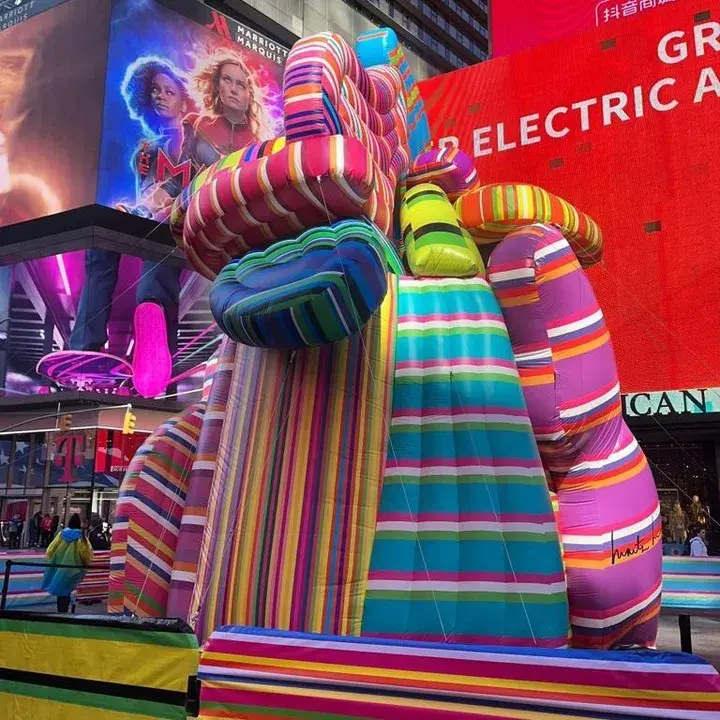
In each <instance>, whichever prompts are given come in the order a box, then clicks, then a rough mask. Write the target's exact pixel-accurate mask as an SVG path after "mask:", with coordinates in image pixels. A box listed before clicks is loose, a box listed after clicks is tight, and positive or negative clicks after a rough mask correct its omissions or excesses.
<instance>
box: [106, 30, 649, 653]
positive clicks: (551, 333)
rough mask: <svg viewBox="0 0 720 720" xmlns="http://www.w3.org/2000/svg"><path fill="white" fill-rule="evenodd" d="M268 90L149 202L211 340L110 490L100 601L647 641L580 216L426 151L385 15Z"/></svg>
mask: <svg viewBox="0 0 720 720" xmlns="http://www.w3.org/2000/svg"><path fill="white" fill-rule="evenodd" d="M284 108H285V118H284V120H285V135H284V137H280V138H277V139H276V140H274V141H271V142H265V143H261V144H259V145H255V146H252V147H249V148H246V149H244V150H242V151H239V152H236V153H234V154H232V155H229V156H228V157H226V158H223V159H222V160H220V161H219V162H218V163H216V164H215V165H214V166H212V167H209V168H207V169H205V170H204V171H203V172H202V173H200V174H199V175H198V176H197V177H196V178H195V180H194V182H193V183H192V184H191V186H190V187H189V188H188V189H187V190H186V191H185V192H184V194H183V195H182V196H181V197H179V198H178V199H177V201H176V203H175V207H174V210H173V216H172V227H173V231H174V234H175V236H176V238H177V241H178V243H179V244H180V245H181V247H182V248H183V249H184V250H185V252H186V253H187V256H188V258H189V260H190V262H191V263H192V264H193V266H194V267H195V269H196V270H197V271H198V272H200V273H202V274H203V275H205V276H206V277H208V278H209V279H211V280H212V290H211V296H210V298H211V306H212V309H213V314H214V316H215V320H216V322H217V324H218V326H219V327H220V328H221V329H222V330H223V331H224V333H225V334H226V335H227V338H226V340H225V342H224V344H223V346H222V348H221V350H220V353H219V357H218V360H217V367H216V370H215V374H214V376H213V378H212V382H211V383H210V389H209V395H208V397H207V399H205V400H204V401H203V402H201V403H200V404H199V405H196V406H193V407H192V408H190V409H188V410H187V411H186V412H185V414H184V415H183V416H181V417H179V418H176V419H174V420H172V421H171V422H170V423H169V424H168V426H167V427H163V428H161V429H160V430H159V431H158V433H157V434H156V436H155V437H153V438H151V440H150V441H149V442H148V444H147V445H146V447H145V448H143V450H142V451H141V452H140V453H139V455H138V457H137V458H136V461H135V463H134V465H133V467H132V468H131V471H130V473H129V474H128V476H127V478H126V480H125V482H124V484H123V488H122V493H121V500H120V502H119V504H118V510H117V514H118V522H117V523H116V525H115V529H116V533H117V534H116V538H115V542H114V546H113V566H112V573H111V598H112V609H114V610H115V611H117V612H132V613H135V614H140V615H156V616H165V615H169V616H175V617H180V618H182V619H186V620H187V621H188V622H189V623H190V625H191V626H192V627H193V628H194V629H195V631H196V633H197V634H198V636H199V637H200V638H201V639H202V640H205V639H207V638H208V637H209V636H210V635H211V633H213V631H214V630H215V629H216V628H218V627H220V626H225V625H243V626H249V627H253V628H266V629H270V630H282V631H299V632H309V633H322V634H325V635H333V636H366V637H369V638H380V639H384V640H387V639H402V640H423V641H437V642H442V643H472V644H481V645H501V646H519V647H528V648H562V647H567V646H568V645H570V646H575V647H579V648H588V649H598V650H602V649H609V648H622V647H636V646H637V647H652V646H653V645H654V643H655V636H656V630H657V619H658V613H659V607H660V582H661V544H660V539H661V532H660V520H659V510H658V499H657V494H656V491H655V486H654V482H653V478H652V476H651V473H650V470H649V468H648V465H647V462H646V460H645V457H644V455H643V453H642V451H641V450H640V448H639V447H638V444H637V442H636V441H635V439H634V438H633V437H632V435H631V434H630V432H629V430H628V428H627V427H626V426H625V423H624V421H623V419H622V414H621V406H620V390H619V384H618V379H617V373H616V366H615V360H614V357H613V351H612V345H611V342H610V338H609V335H608V332H607V329H606V327H605V323H604V320H603V316H602V312H601V310H600V308H599V307H598V305H597V303H596V300H595V297H594V294H593V292H592V289H591V286H590V284H589V282H588V280H587V279H586V277H585V273H584V269H583V268H585V267H588V266H590V265H592V264H593V263H595V262H597V261H598V260H599V259H600V257H601V254H602V235H601V232H600V229H599V227H598V226H597V225H596V223H595V222H594V221H593V220H592V219H591V218H589V217H588V216H587V215H585V214H583V213H582V212H580V211H579V210H577V209H576V208H574V207H573V206H572V205H571V204H570V203H569V202H566V201H565V200H563V199H561V198H558V197H555V196H553V195H552V194H551V193H549V192H546V191H544V190H542V189H540V188H537V187H533V186H530V185H517V184H516V185H510V184H506V185H491V186H487V185H483V184H482V178H478V177H477V173H476V170H475V168H474V166H473V163H472V161H471V159H470V158H468V157H467V156H466V155H464V154H463V153H462V152H461V151H460V150H458V149H453V148H433V147H432V145H431V142H430V135H429V130H428V125H427V121H426V119H425V115H424V110H423V106H422V100H421V98H420V95H419V92H418V88H417V86H416V85H415V83H414V81H413V79H412V76H411V74H410V73H409V69H408V67H407V63H406V62H405V60H404V58H403V56H402V52H401V50H400V48H399V46H398V44H397V40H396V38H395V37H394V35H393V33H392V32H391V31H385V30H381V31H377V32H372V33H367V34H365V35H363V36H361V37H360V39H359V40H358V43H357V48H356V50H355V51H354V50H353V49H352V48H351V47H350V46H349V45H348V44H347V43H346V42H345V41H344V40H342V39H341V38H340V37H338V36H336V35H333V34H327V33H326V34H321V35H317V36H315V37H311V38H306V39H303V40H301V41H300V42H298V43H297V44H296V45H295V47H294V48H293V50H292V51H291V53H290V56H289V58H288V63H287V68H286V72H285V80H284ZM490 244H492V245H495V247H494V249H492V253H491V255H490V260H489V264H488V271H487V272H486V270H485V267H484V263H483V260H482V256H481V253H480V251H479V246H484V245H490ZM229 637H230V636H228V641H229ZM213 642H215V641H213ZM223 642H224V641H223ZM220 644H222V642H221V643H220ZM218 652H222V650H218Z"/></svg>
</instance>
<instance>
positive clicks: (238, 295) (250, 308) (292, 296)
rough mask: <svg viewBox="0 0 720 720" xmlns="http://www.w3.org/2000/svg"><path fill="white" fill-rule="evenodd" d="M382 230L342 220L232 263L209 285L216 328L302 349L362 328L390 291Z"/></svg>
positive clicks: (244, 339)
mask: <svg viewBox="0 0 720 720" xmlns="http://www.w3.org/2000/svg"><path fill="white" fill-rule="evenodd" d="M386 273H387V263H386V260H385V248H384V237H383V236H382V235H381V234H380V233H378V231H377V229H376V228H375V226H374V225H372V224H370V223H368V222H367V221H365V220H341V221H339V222H337V223H335V224H334V225H331V226H330V227H326V226H321V227H318V228H314V229H312V230H308V231H307V232H304V233H303V234H302V235H300V236H299V237H298V238H297V239H296V240H284V241H282V242H277V243H275V244H274V245H273V246H272V247H271V248H269V249H268V250H266V251H264V252H255V253H250V254H249V255H245V257H243V258H241V259H240V260H235V261H233V262H231V263H230V264H229V265H227V266H226V267H225V268H224V269H223V270H222V272H221V273H220V274H219V275H218V276H217V277H216V278H215V280H214V281H213V284H212V288H211V290H210V309H211V310H212V313H213V317H214V318H215V322H217V324H218V327H220V329H221V330H222V331H223V332H224V333H225V334H226V335H227V336H228V337H230V338H231V339H233V340H236V341H237V342H240V343H243V344H244V345H254V346H256V347H273V348H299V347H306V346H320V345H327V344H329V343H333V342H338V341H339V340H342V339H343V338H346V337H348V336H349V335H352V334H353V333H356V332H357V331H358V330H359V329H360V328H361V327H362V326H363V325H364V324H365V323H366V322H367V321H368V320H369V319H370V317H371V316H372V315H373V313H374V312H375V311H376V310H377V309H378V307H380V303H381V302H382V300H383V298H384V297H385V293H386V292H387V275H386Z"/></svg>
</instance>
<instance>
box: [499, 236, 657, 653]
mask: <svg viewBox="0 0 720 720" xmlns="http://www.w3.org/2000/svg"><path fill="white" fill-rule="evenodd" d="M489 277H490V282H491V283H492V286H493V289H494V290H495V294H496V296H497V298H498V300H499V302H500V306H501V307H502V309H503V314H504V316H505V321H506V322H507V327H508V331H509V333H510V339H511V341H512V344H513V350H514V352H515V359H516V360H517V364H518V368H519V370H520V377H521V380H522V383H523V390H524V392H525V397H526V399H527V403H528V408H529V410H530V418H531V420H532V424H533V428H534V430H535V437H536V439H537V442H538V447H539V449H540V453H541V455H542V457H543V462H544V464H545V466H546V468H547V471H548V474H549V482H550V483H551V485H552V487H553V489H554V490H556V491H557V495H558V502H559V515H560V529H561V533H562V540H563V544H564V557H565V567H566V571H567V577H568V593H569V598H570V619H571V623H572V630H573V639H572V642H573V645H575V646H576V647H587V648H598V649H599V648H611V647H617V646H623V645H639V646H648V647H650V646H653V645H654V643H655V635H656V632H657V623H658V614H659V611H660V589H661V576H662V568H661V559H662V529H661V521H660V516H659V515H660V508H659V503H658V496H657V491H656V490H655V483H654V482H653V477H652V474H651V472H650V468H649V466H648V464H647V461H646V459H645V456H644V454H643V452H642V450H641V449H640V447H639V446H638V444H637V441H636V440H635V438H634V437H633V436H632V434H631V433H630V430H629V429H628V427H627V425H626V424H625V422H624V420H623V417H622V410H621V404H620V386H619V383H618V377H617V369H616V365H615V357H614V354H613V350H612V344H611V342H610V337H609V335H608V331H607V328H606V326H605V320H604V318H603V315H602V312H601V310H600V308H599V307H598V304H597V301H596V300H595V295H594V293H593V291H592V288H591V286H590V282H589V281H588V279H587V277H586V276H585V273H584V272H583V271H582V269H581V268H580V264H579V263H578V260H577V258H576V257H575V254H574V253H573V251H572V249H571V247H570V245H569V244H568V242H567V240H566V239H565V238H564V237H563V235H562V233H561V232H560V231H559V230H557V229H555V228H551V227H547V226H544V225H532V226H529V227H526V228H522V229H520V230H517V231H515V232H514V233H511V234H510V235H508V237H506V238H505V239H504V240H503V241H502V242H501V243H500V245H498V247H497V248H496V249H495V250H494V252H493V254H492V257H491V259H490V266H489Z"/></svg>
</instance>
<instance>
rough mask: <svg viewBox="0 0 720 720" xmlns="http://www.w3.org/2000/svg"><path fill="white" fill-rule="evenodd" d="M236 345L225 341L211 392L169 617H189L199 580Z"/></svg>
mask: <svg viewBox="0 0 720 720" xmlns="http://www.w3.org/2000/svg"><path fill="white" fill-rule="evenodd" d="M236 348H237V345H236V344H235V343H234V342H232V341H231V340H225V341H224V342H223V344H222V346H221V347H220V352H219V355H218V358H217V359H216V361H215V367H214V368H213V369H212V372H213V373H214V374H213V377H212V382H211V388H210V392H209V394H208V402H207V409H206V411H205V421H204V422H203V426H202V431H201V433H200V440H199V441H198V449H197V453H196V454H195V460H194V461H193V465H192V470H191V471H190V479H189V482H188V493H187V499H186V501H185V508H184V510H183V515H182V521H181V523H180V533H179V535H178V541H177V548H176V550H175V558H174V561H173V566H172V575H171V576H170V593H169V596H168V606H167V612H168V616H169V617H179V618H182V619H183V620H187V619H188V615H189V610H190V598H191V597H192V593H193V588H194V587H195V581H196V579H197V567H198V562H199V559H200V547H201V544H202V536H203V532H204V530H205V525H206V519H207V505H208V501H209V497H210V488H211V486H212V479H213V474H214V473H215V467H216V463H217V456H218V448H219V447H220V436H221V434H222V427H223V421H224V420H225V413H226V411H227V403H228V395H229V392H230V382H231V380H232V371H233V366H234V365H235V350H236Z"/></svg>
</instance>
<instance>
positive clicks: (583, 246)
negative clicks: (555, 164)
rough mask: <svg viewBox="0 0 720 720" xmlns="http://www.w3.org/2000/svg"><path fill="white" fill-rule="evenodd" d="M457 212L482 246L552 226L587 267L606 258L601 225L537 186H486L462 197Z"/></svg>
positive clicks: (456, 204)
mask: <svg viewBox="0 0 720 720" xmlns="http://www.w3.org/2000/svg"><path fill="white" fill-rule="evenodd" d="M455 210H456V212H457V215H458V218H459V219H460V222H461V223H462V225H463V226H464V227H466V228H467V229H468V230H469V231H470V233H471V234H472V236H473V237H474V238H475V240H476V241H477V242H478V243H496V242H498V240H502V238H504V237H505V236H506V235H507V234H508V233H511V232H513V230H516V229H517V228H518V227H519V226H523V225H530V224H531V223H535V222H540V223H549V224H552V225H556V226H557V227H558V228H559V229H560V230H561V231H562V233H563V235H565V237H566V238H567V239H568V240H569V242H570V244H571V245H572V247H573V249H574V250H575V254H576V255H577V257H578V260H579V261H580V264H581V265H582V266H583V267H589V266H590V265H594V264H595V263H596V262H599V260H600V259H601V258H602V251H603V238H602V232H601V230H600V228H599V227H598V225H597V223H596V222H595V221H594V220H593V219H592V218H591V217H589V216H588V215H586V214H585V213H582V212H580V211H579V210H577V209H576V208H574V207H573V206H572V205H571V204H570V203H569V202H567V201H566V200H563V199H562V198H559V197H557V196H555V195H552V194H551V193H549V192H547V191H546V190H543V189H542V188H539V187H536V186H535V185H511V184H496V185H485V186H484V187H481V188H478V189H477V190H472V191H471V192H469V193H467V194H465V195H463V196H461V197H460V198H459V199H458V200H457V202H456V203H455Z"/></svg>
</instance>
